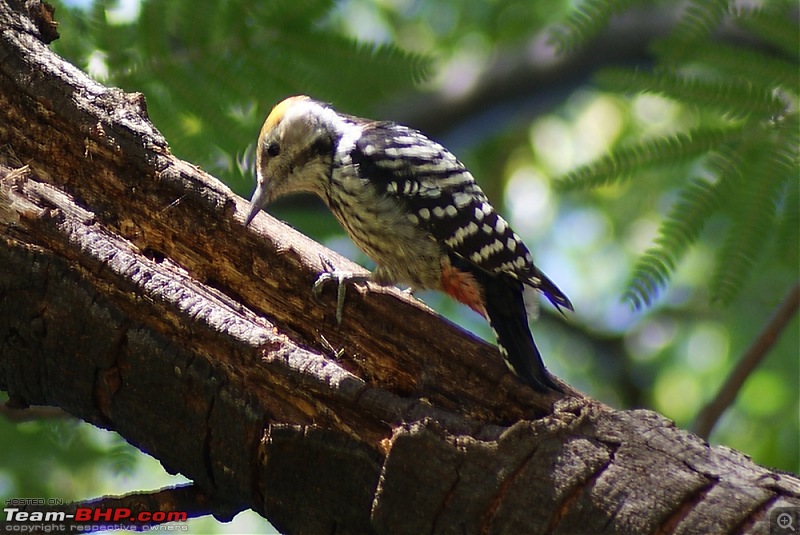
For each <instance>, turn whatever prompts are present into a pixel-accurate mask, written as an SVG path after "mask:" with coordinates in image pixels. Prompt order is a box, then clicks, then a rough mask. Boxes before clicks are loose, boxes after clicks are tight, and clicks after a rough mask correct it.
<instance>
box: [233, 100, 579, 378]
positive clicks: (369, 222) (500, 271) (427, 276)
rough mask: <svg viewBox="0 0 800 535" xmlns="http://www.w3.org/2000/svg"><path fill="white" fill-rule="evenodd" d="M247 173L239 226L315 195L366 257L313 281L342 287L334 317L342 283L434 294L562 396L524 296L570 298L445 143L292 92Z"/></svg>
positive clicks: (521, 373) (516, 366)
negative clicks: (460, 307)
mask: <svg viewBox="0 0 800 535" xmlns="http://www.w3.org/2000/svg"><path fill="white" fill-rule="evenodd" d="M255 171H256V180H257V185H256V189H255V191H254V193H253V195H252V198H251V200H250V204H251V207H250V211H249V213H248V215H247V217H246V219H245V227H247V225H249V224H250V222H251V221H252V220H253V218H254V217H255V216H256V215H257V214H258V213H259V211H260V210H261V209H262V208H263V207H264V206H266V205H267V204H269V203H271V202H272V201H274V200H275V199H277V198H279V197H282V196H285V195H289V194H295V193H310V194H314V195H317V196H318V197H319V198H321V199H322V201H323V202H324V203H325V204H326V205H327V207H328V208H329V209H330V211H331V212H332V213H333V216H334V217H335V218H336V220H337V221H338V222H339V223H340V224H341V226H342V227H343V228H344V230H345V231H346V232H347V234H348V235H349V236H350V238H351V239H352V240H353V242H354V243H355V244H356V245H357V246H358V247H359V248H360V249H361V250H362V251H363V252H364V253H366V255H367V256H369V257H370V258H371V259H372V260H373V261H374V262H375V266H376V267H375V269H374V270H373V271H372V272H371V273H370V274H369V275H368V276H357V275H354V274H352V273H348V272H340V271H338V270H336V269H333V268H332V266H329V267H330V268H331V269H328V270H326V271H325V272H323V273H322V274H321V275H320V276H319V278H318V279H317V282H316V283H315V284H314V289H315V290H318V289H319V287H320V285H321V284H323V283H325V282H327V281H330V280H335V281H336V282H338V283H339V294H338V295H339V299H338V302H337V320H338V321H341V313H342V307H343V304H344V287H345V284H346V283H348V282H360V281H364V280H370V281H372V282H375V283H378V284H381V285H404V286H408V287H409V288H412V289H431V290H438V291H441V292H444V293H445V294H448V295H450V296H451V297H453V298H454V299H456V300H457V301H459V302H461V303H463V304H465V305H467V306H468V307H470V308H471V309H472V310H474V311H476V312H477V313H478V314H480V315H482V316H483V317H484V318H486V319H487V320H488V322H489V325H490V327H491V328H492V331H493V333H494V335H495V338H496V340H497V345H498V350H499V352H500V354H501V356H502V357H503V359H504V361H505V363H506V365H507V367H508V368H509V369H510V370H511V371H512V372H513V373H514V374H515V375H516V376H517V377H519V378H520V379H521V380H522V381H523V382H524V383H526V384H528V385H529V386H530V387H532V388H534V389H535V390H537V391H540V392H547V391H548V390H555V391H557V392H563V390H562V389H561V388H560V387H559V385H558V384H557V383H556V382H555V381H554V380H553V378H552V377H551V375H550V374H549V372H548V371H547V369H546V367H545V364H544V362H543V360H542V357H541V354H540V353H539V350H538V348H537V347H536V344H535V342H534V340H533V336H532V334H531V331H530V327H529V323H528V314H527V309H526V299H527V296H526V295H525V294H530V293H533V294H535V293H536V291H538V292H541V293H542V294H543V295H544V296H545V297H546V298H547V299H548V300H549V301H550V302H551V303H552V304H553V305H554V306H555V307H556V309H558V310H559V311H561V312H562V313H563V311H564V310H565V309H566V310H573V306H572V303H571V302H570V300H569V299H568V298H567V296H566V295H565V294H564V293H563V292H562V291H561V290H559V289H558V287H557V286H556V285H555V284H554V283H553V282H552V281H551V280H550V279H549V278H547V277H546V276H545V275H544V273H542V272H541V271H540V270H539V268H537V267H536V265H534V263H533V258H532V256H531V253H530V250H529V249H528V248H527V247H526V246H525V244H524V243H523V242H522V239H521V238H520V237H519V235H517V234H516V233H515V232H514V231H513V230H512V229H511V227H510V226H509V225H508V223H507V222H506V220H505V219H503V218H502V217H501V216H500V215H499V214H498V213H497V211H496V210H495V209H494V207H493V206H492V205H491V204H490V202H489V199H488V198H487V197H486V195H485V194H484V192H483V191H482V190H481V188H480V187H479V186H478V184H477V183H476V181H475V179H474V177H473V176H472V174H471V173H470V172H469V171H468V170H467V168H466V167H465V166H464V164H462V163H461V162H460V161H459V160H458V159H457V158H456V157H455V156H454V155H453V154H452V153H451V152H450V151H448V150H447V149H446V148H444V147H443V146H442V145H440V144H439V143H437V142H436V141H433V140H431V139H430V138H428V137H427V136H426V135H424V134H423V133H421V132H420V131H418V130H415V129H413V128H410V127H408V126H404V125H402V124H399V123H396V122H391V121H376V120H370V119H364V118H360V117H356V116H353V115H348V114H345V113H340V112H338V111H336V110H335V109H334V108H333V107H332V106H331V105H330V104H328V103H325V102H321V101H319V100H315V99H313V98H311V97H308V96H306V95H297V96H292V97H289V98H286V99H284V100H282V101H281V102H279V103H278V104H277V105H275V107H274V108H273V109H272V111H271V112H270V113H269V115H268V116H267V118H266V120H265V122H264V124H263V126H262V128H261V131H260V134H259V137H258V142H257V145H256V170H255Z"/></svg>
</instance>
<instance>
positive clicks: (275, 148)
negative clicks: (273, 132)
mask: <svg viewBox="0 0 800 535" xmlns="http://www.w3.org/2000/svg"><path fill="white" fill-rule="evenodd" d="M280 153H281V146H280V145H278V144H277V143H275V142H274V141H273V142H272V143H270V144H269V145H267V154H269V155H270V157H272V158H274V157H275V156H277V155H278V154H280Z"/></svg>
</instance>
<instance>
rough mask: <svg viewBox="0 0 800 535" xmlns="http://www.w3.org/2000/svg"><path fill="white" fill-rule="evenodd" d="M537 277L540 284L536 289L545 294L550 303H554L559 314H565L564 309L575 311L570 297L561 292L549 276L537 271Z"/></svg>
mask: <svg viewBox="0 0 800 535" xmlns="http://www.w3.org/2000/svg"><path fill="white" fill-rule="evenodd" d="M536 277H537V278H538V279H539V284H537V285H536V288H537V289H538V290H539V291H540V292H542V293H543V294H544V296H545V297H546V298H547V300H548V301H550V302H551V303H553V306H554V307H556V309H557V310H558V311H559V312H561V313H562V314H563V313H564V310H563V309H564V308H566V309H567V310H574V309H573V308H572V303H571V302H570V300H569V297H567V296H566V295H564V292H562V291H561V290H559V289H558V286H556V285H555V283H554V282H553V281H551V280H550V279H548V278H547V275H545V274H544V273H542V272H541V271H538V270H537V273H536Z"/></svg>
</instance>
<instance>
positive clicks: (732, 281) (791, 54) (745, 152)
mask: <svg viewBox="0 0 800 535" xmlns="http://www.w3.org/2000/svg"><path fill="white" fill-rule="evenodd" d="M587 6H588V8H589V12H593V10H595V9H597V4H596V3H595V2H591V3H589V4H587ZM790 9H791V5H790V3H786V2H767V3H766V5H765V6H763V7H762V8H760V9H750V10H748V9H745V8H743V7H741V6H739V4H738V3H736V2H733V1H731V0H710V1H707V2H701V1H700V0H695V1H693V2H690V3H689V4H688V6H687V8H686V9H685V10H684V12H683V14H682V16H681V19H680V20H679V22H678V23H677V24H676V26H675V28H674V30H673V32H672V33H671V34H670V35H669V36H667V37H666V38H665V39H663V40H662V41H661V42H659V43H656V45H655V46H654V47H653V51H654V53H655V54H656V55H657V59H658V61H657V63H656V65H655V67H654V68H653V69H652V70H651V71H643V70H631V69H609V70H605V71H602V72H601V73H599V74H598V75H597V77H596V81H597V83H598V84H599V85H601V86H604V87H608V88H611V89H614V90H618V91H621V92H626V93H630V94H638V93H655V94H659V95H662V96H665V97H668V98H670V99H673V100H675V101H676V102H679V103H681V104H683V105H684V106H685V107H686V108H687V109H689V110H694V111H695V116H696V120H697V126H695V127H694V128H692V129H691V130H688V131H685V132H678V133H675V134H671V135H669V136H665V137H661V138H656V139H646V140H643V141H640V142H638V143H635V144H633V145H629V146H623V147H619V148H616V149H615V150H613V151H612V152H611V153H610V154H608V155H606V156H604V157H602V158H600V159H598V160H596V161H595V162H591V163H590V164H588V165H585V166H583V167H581V168H578V169H576V170H575V171H572V172H570V173H568V174H566V175H564V176H563V177H561V178H560V179H559V181H558V183H557V184H558V186H559V187H560V188H562V189H565V190H567V189H578V188H590V187H600V186H604V185H607V184H612V183H615V182H620V181H623V180H631V179H634V178H635V177H636V176H637V175H639V174H642V173H645V172H646V171H648V170H652V169H679V170H683V169H686V166H683V167H676V166H675V164H679V163H684V164H686V163H694V164H700V166H701V167H704V168H705V169H706V175H705V176H702V177H694V178H688V180H687V179H686V178H684V177H682V176H680V175H678V174H677V173H674V172H673V173H672V174H671V175H670V174H669V173H667V174H665V175H664V176H672V177H673V178H674V182H671V183H669V184H665V187H666V188H672V187H678V188H679V193H678V196H677V201H676V202H675V203H674V205H673V207H672V209H671V210H670V212H669V213H668V214H667V215H666V218H665V220H664V222H663V223H662V224H661V228H660V230H659V236H658V238H657V239H656V242H655V244H654V246H653V247H651V248H649V249H648V250H647V251H646V252H645V253H644V254H643V255H642V256H641V257H640V259H639V260H638V262H637V264H636V266H635V267H634V269H633V274H632V278H631V281H630V283H629V285H628V289H627V290H626V292H625V296H624V297H625V299H627V300H628V301H630V302H631V303H632V304H633V305H634V306H635V307H637V308H638V307H641V306H643V305H649V304H651V303H652V302H653V301H654V299H655V298H656V297H657V296H658V294H659V292H660V291H661V290H662V289H663V288H664V287H665V286H666V285H667V284H668V283H669V281H670V278H671V276H672V274H673V273H674V271H675V269H676V268H677V266H678V264H679V262H680V260H681V259H682V258H683V257H684V256H685V254H686V252H687V251H688V250H689V248H690V247H691V246H692V245H693V244H694V243H695V242H696V241H697V240H698V239H699V238H700V236H701V234H702V232H703V229H704V227H705V225H706V222H707V221H708V220H709V219H710V218H711V217H712V216H714V215H720V216H721V217H722V218H724V219H726V220H727V222H728V223H727V231H726V236H725V237H724V239H723V240H722V241H721V245H720V246H719V248H718V252H717V258H716V267H715V269H714V271H713V273H712V274H711V275H710V278H709V287H710V294H711V296H712V299H714V300H717V301H719V302H721V303H729V302H730V301H731V300H732V299H733V298H734V297H735V296H736V295H737V293H738V291H739V290H740V289H741V288H742V286H743V285H744V284H745V283H746V282H747V280H748V277H749V274H750V273H752V271H753V269H754V267H755V266H756V264H757V263H758V262H759V261H760V260H761V259H762V257H763V256H764V255H765V254H766V252H767V251H768V247H767V244H769V243H771V238H773V237H774V238H776V240H777V241H778V245H777V248H778V250H779V251H783V250H785V249H787V248H788V249H789V250H790V251H791V250H794V251H797V249H798V246H797V245H796V244H797V243H798V242H800V235H799V233H798V225H797V224H796V222H797V221H798V219H800V217H799V216H798V213H797V212H798V204H800V203H798V202H797V199H793V198H792V195H794V196H797V194H798V189H800V188H798V177H800V164H799V163H798V162H799V161H800V156H798V148H799V146H800V120H799V119H798V109H797V108H798V102H799V101H800V87H799V86H800V74H799V73H800V68H799V66H798V53H797V52H798V36H800V28H798V26H797V23H796V21H795V19H793V18H792V17H790V16H789V15H788V13H789V10H790ZM605 20H607V18H606V19H605ZM731 21H732V22H734V23H736V24H737V25H738V26H739V27H740V29H742V30H745V31H751V32H752V33H753V34H754V38H753V40H754V42H757V40H758V39H759V38H760V39H762V40H763V41H762V43H767V44H768V45H769V47H774V48H772V49H770V48H769V47H765V46H747V47H745V46H742V45H731V44H726V43H719V42H716V41H714V40H713V35H714V33H715V31H716V29H717V28H718V27H719V26H720V25H722V24H723V23H725V24H727V23H729V22H731ZM787 21H788V22H787ZM570 27H571V28H572V31H573V33H575V34H576V35H577V36H578V37H575V36H573V37H571V38H570V39H571V41H570V42H574V41H578V40H579V39H580V36H586V35H589V34H588V31H589V30H591V31H597V29H596V28H590V27H589V26H586V27H581V26H579V25H575V24H572V25H571V26H570ZM775 48H777V49H778V51H776V50H775ZM695 167H697V165H695ZM632 187H633V188H635V187H636V185H635V182H634V184H633V185H632ZM787 258H788V257H787ZM792 260H793V261H794V262H796V256H795V257H794V258H793V259H791V260H789V261H792Z"/></svg>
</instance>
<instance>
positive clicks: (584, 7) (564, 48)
mask: <svg viewBox="0 0 800 535" xmlns="http://www.w3.org/2000/svg"><path fill="white" fill-rule="evenodd" d="M636 1H637V0H584V1H583V2H582V3H581V4H580V5H578V6H577V7H576V8H575V10H574V11H573V12H572V13H571V14H570V15H569V16H568V17H567V18H566V20H564V22H563V23H562V25H561V26H560V27H558V28H556V29H554V30H553V31H552V32H551V34H550V41H551V42H552V43H553V44H554V45H555V46H556V47H557V48H558V50H559V51H560V52H562V53H565V52H571V51H574V50H576V49H577V48H578V47H580V46H581V45H583V44H585V43H586V42H588V41H589V40H590V39H592V38H593V37H594V36H596V35H597V34H598V33H600V32H601V31H603V30H605V29H606V27H607V26H608V21H609V20H610V19H611V17H612V16H613V15H614V14H616V13H622V12H623V11H625V10H626V9H628V8H629V7H631V6H632V5H633V4H634V3H636Z"/></svg>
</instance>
